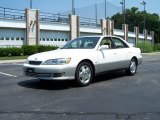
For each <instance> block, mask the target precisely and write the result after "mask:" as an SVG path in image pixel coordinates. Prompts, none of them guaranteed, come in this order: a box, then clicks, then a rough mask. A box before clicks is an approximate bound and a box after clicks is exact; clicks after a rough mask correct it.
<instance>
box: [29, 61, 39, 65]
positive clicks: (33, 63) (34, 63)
mask: <svg viewBox="0 0 160 120" xmlns="http://www.w3.org/2000/svg"><path fill="white" fill-rule="evenodd" d="M41 63H42V61H29V64H30V65H40V64H41Z"/></svg>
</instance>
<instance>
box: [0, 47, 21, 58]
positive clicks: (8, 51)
mask: <svg viewBox="0 0 160 120" xmlns="http://www.w3.org/2000/svg"><path fill="white" fill-rule="evenodd" d="M22 53H23V50H22V48H16V47H9V48H0V57H5V56H20V55H22Z"/></svg>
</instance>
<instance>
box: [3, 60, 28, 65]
mask: <svg viewBox="0 0 160 120" xmlns="http://www.w3.org/2000/svg"><path fill="white" fill-rule="evenodd" d="M25 61H26V59H20V60H0V64H11V63H24V62H25Z"/></svg>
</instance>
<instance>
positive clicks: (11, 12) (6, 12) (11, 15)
mask: <svg viewBox="0 0 160 120" xmlns="http://www.w3.org/2000/svg"><path fill="white" fill-rule="evenodd" d="M0 18H3V19H14V20H25V11H24V10H18V9H10V8H3V7H0Z"/></svg>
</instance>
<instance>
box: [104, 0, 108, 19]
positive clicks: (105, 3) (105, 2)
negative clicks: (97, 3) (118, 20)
mask: <svg viewBox="0 0 160 120" xmlns="http://www.w3.org/2000/svg"><path fill="white" fill-rule="evenodd" d="M104 3H105V7H104V9H105V10H104V12H105V19H106V18H107V12H106V9H107V2H106V0H105V1H104Z"/></svg>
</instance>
